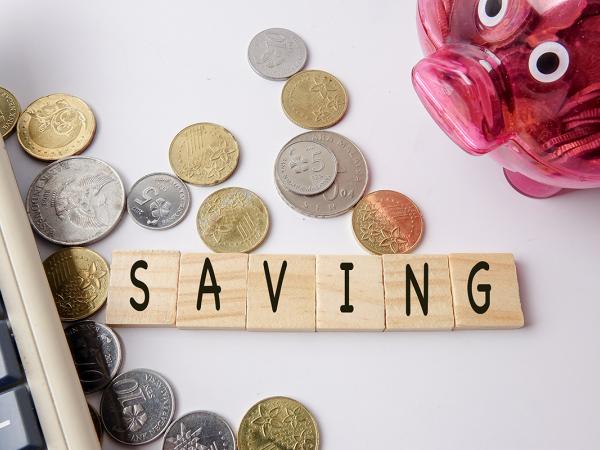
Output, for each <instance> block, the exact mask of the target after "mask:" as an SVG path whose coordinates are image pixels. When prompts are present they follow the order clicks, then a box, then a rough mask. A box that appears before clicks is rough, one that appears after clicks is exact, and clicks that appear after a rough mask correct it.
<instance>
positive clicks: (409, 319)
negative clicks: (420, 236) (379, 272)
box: [383, 255, 454, 331]
mask: <svg viewBox="0 0 600 450" xmlns="http://www.w3.org/2000/svg"><path fill="white" fill-rule="evenodd" d="M383 284H384V286H385V317H386V319H385V320H386V330H387V331H410V330H413V331H420V330H452V329H453V328H454V312H453V308H452V292H451V288H450V272H449V270H448V256H446V255H384V256H383Z"/></svg>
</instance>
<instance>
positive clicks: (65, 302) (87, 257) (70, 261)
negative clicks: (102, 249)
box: [44, 247, 109, 322]
mask: <svg viewBox="0 0 600 450" xmlns="http://www.w3.org/2000/svg"><path fill="white" fill-rule="evenodd" d="M44 270H45V271H46V277H47V278H48V283H50V289H51V290H52V295H53V296H54V303H55V304H56V309H57V310H58V315H59V316H60V319H61V320H63V321H65V322H72V321H75V320H81V319H85V318H86V317H89V316H91V315H92V314H94V313H95V312H96V311H98V310H99V309H100V308H101V307H102V305H104V302H106V296H107V293H108V280H109V273H108V272H109V269H108V264H107V263H106V261H105V260H104V258H102V256H100V255H99V254H98V253H96V252H95V251H93V250H90V249H89V248H83V247H69V248H65V249H62V250H59V251H57V252H55V253H53V254H52V255H50V256H49V257H48V258H46V260H45V261H44Z"/></svg>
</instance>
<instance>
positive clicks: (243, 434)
mask: <svg viewBox="0 0 600 450" xmlns="http://www.w3.org/2000/svg"><path fill="white" fill-rule="evenodd" d="M318 448H319V428H318V426H317V422H316V420H315V418H314V417H313V416H312V414H311V413H310V412H309V411H308V409H306V407H305V406H304V405H302V404H301V403H300V402H298V401H296V400H293V399H291V398H287V397H270V398H266V399H264V400H261V401H260V402H258V403H257V404H255V405H254V406H252V408H250V410H249V411H248V412H247V413H246V415H245V416H244V418H243V419H242V423H241V424H240V429H239V432H238V449H239V450H264V449H273V450H275V449H293V450H317V449H318Z"/></svg>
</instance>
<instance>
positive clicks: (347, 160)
mask: <svg viewBox="0 0 600 450" xmlns="http://www.w3.org/2000/svg"><path fill="white" fill-rule="evenodd" d="M295 142H316V143H318V144H321V145H322V146H324V147H327V148H328V149H329V150H331V151H332V152H333V153H334V155H335V157H336V160H337V163H338V173H337V176H336V178H335V181H334V182H333V184H332V185H331V186H330V187H329V188H328V189H327V190H326V191H325V192H323V193H321V194H318V195H312V196H306V195H298V194H295V193H294V192H291V191H289V190H287V189H285V187H284V186H283V185H282V184H281V182H280V180H279V178H278V177H275V180H276V186H277V191H278V192H279V195H280V196H281V198H282V199H283V201H285V202H286V203H287V204H288V205H289V206H290V207H292V208H293V209H295V210H297V211H299V212H300V213H302V214H304V215H306V216H311V217H334V216H339V215H341V214H344V213H346V212H348V211H349V210H350V209H351V208H352V207H353V206H354V205H356V203H358V201H359V200H360V199H361V198H362V196H363V195H364V193H365V190H366V189H367V183H368V180H369V171H368V168H367V162H366V161H365V158H364V156H363V154H362V153H361V151H360V150H359V149H358V147H357V146H356V145H354V143H352V142H351V141H350V140H349V139H347V138H345V137H344V136H342V135H340V134H337V133H333V132H331V131H309V132H307V133H303V134H301V135H299V136H296V137H295V138H294V139H292V140H291V141H290V142H288V143H287V144H286V146H287V145H290V144H293V143H295Z"/></svg>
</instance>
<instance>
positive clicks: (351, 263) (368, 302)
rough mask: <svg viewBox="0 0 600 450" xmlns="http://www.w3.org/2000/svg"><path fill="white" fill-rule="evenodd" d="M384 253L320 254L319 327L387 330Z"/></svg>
mask: <svg viewBox="0 0 600 450" xmlns="http://www.w3.org/2000/svg"><path fill="white" fill-rule="evenodd" d="M384 328H385V305H384V299H383V271H382V266H381V256H371V255H360V256H345V255H318V256H317V331H383V329H384Z"/></svg>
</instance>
